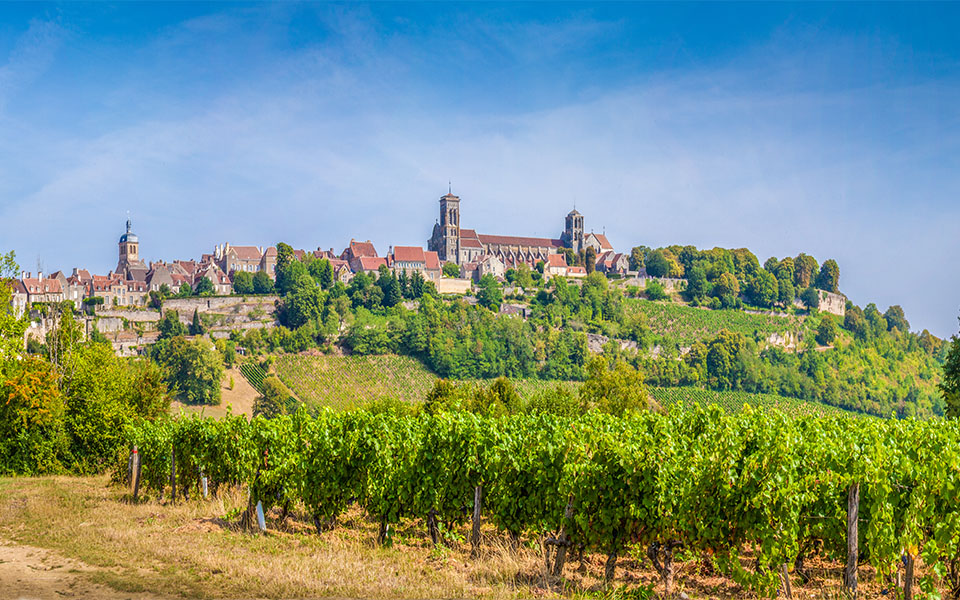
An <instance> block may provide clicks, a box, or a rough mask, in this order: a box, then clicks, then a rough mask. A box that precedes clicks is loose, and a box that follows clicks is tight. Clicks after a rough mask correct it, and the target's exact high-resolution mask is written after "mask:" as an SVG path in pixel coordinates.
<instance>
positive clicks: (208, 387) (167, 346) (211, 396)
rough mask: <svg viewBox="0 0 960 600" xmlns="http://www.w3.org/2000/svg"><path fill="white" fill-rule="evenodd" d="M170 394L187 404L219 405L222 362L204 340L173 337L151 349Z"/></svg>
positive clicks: (218, 355)
mask: <svg viewBox="0 0 960 600" xmlns="http://www.w3.org/2000/svg"><path fill="white" fill-rule="evenodd" d="M155 352H156V355H157V362H158V363H160V365H161V366H162V367H163V368H164V369H165V371H166V378H167V383H168V384H169V385H170V388H171V390H172V391H173V393H174V394H175V395H176V396H177V397H179V398H180V399H181V400H183V401H184V402H185V403H187V404H212V405H217V404H220V382H221V380H222V379H223V360H222V359H221V358H220V354H219V353H218V352H217V351H216V350H215V349H214V348H213V347H212V346H211V345H210V342H209V341H207V340H205V339H197V340H194V341H187V340H186V339H184V338H183V337H175V338H171V339H170V340H168V341H166V342H165V343H161V344H157V345H156V346H155Z"/></svg>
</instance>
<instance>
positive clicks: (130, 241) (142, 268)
mask: <svg viewBox="0 0 960 600" xmlns="http://www.w3.org/2000/svg"><path fill="white" fill-rule="evenodd" d="M118 245H119V251H120V258H119V260H118V261H117V268H116V269H114V272H115V273H116V274H117V275H119V276H120V277H122V278H124V279H134V280H137V281H146V278H147V270H148V269H147V265H145V264H144V262H143V261H142V260H141V259H140V240H139V238H137V235H136V234H135V233H133V229H132V225H131V223H130V219H127V232H126V233H124V234H123V235H121V236H120V242H119V244H118Z"/></svg>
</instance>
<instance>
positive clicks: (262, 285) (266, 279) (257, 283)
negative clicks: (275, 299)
mask: <svg viewBox="0 0 960 600" xmlns="http://www.w3.org/2000/svg"><path fill="white" fill-rule="evenodd" d="M273 292H274V289H273V280H271V279H270V276H269V275H267V272H266V271H257V272H256V274H255V275H254V276H253V293H254V294H272V293H273Z"/></svg>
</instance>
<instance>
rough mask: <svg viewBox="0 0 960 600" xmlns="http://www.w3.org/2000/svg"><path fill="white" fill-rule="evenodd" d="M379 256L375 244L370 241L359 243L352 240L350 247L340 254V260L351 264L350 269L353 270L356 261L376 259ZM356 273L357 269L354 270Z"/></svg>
mask: <svg viewBox="0 0 960 600" xmlns="http://www.w3.org/2000/svg"><path fill="white" fill-rule="evenodd" d="M376 256H377V249H376V248H374V247H373V244H372V243H371V242H370V240H367V241H365V242H358V241H357V240H353V239H351V240H350V245H349V246H347V247H346V249H344V251H343V252H341V253H340V259H341V260H345V261H347V262H348V263H350V268H353V265H354V261H356V260H357V259H360V258H375V257H376ZM353 270H354V271H356V269H355V268H353Z"/></svg>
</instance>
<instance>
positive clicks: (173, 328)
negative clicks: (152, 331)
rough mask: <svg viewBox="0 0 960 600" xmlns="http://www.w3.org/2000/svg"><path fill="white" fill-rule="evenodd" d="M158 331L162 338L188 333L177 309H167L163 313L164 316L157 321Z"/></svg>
mask: <svg viewBox="0 0 960 600" xmlns="http://www.w3.org/2000/svg"><path fill="white" fill-rule="evenodd" d="M157 331H159V332H160V339H161V340H163V339H168V338H172V337H177V336H178V335H179V336H183V335H187V328H186V326H185V325H184V324H183V323H181V322H180V315H179V314H178V313H177V311H175V310H167V312H165V313H163V317H161V319H160V321H159V322H158V323H157Z"/></svg>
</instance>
